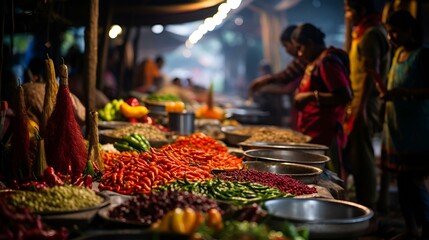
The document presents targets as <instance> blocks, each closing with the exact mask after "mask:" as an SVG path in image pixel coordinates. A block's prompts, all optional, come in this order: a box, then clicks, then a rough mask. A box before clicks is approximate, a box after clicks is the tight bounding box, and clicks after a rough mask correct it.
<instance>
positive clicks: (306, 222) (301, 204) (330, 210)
mask: <svg viewBox="0 0 429 240" xmlns="http://www.w3.org/2000/svg"><path fill="white" fill-rule="evenodd" d="M263 207H264V208H265V209H266V210H267V211H268V213H269V215H270V216H271V217H270V218H269V222H268V224H269V225H270V226H272V227H273V228H274V229H279V228H281V226H282V224H283V223H284V222H285V221H287V222H292V223H294V224H295V225H297V226H305V227H307V228H309V230H310V238H311V239H338V238H347V239H350V238H352V239H353V238H356V237H359V236H362V235H363V234H365V233H366V231H367V229H368V227H369V220H370V219H371V218H372V216H373V215H374V213H373V211H372V210H370V209H369V208H367V207H365V206H362V205H359V204H356V203H352V202H347V201H340V200H331V199H320V198H317V199H316V198H307V199H298V198H282V199H274V200H269V201H266V202H265V203H264V204H263Z"/></svg>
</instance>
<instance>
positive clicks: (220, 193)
mask: <svg viewBox="0 0 429 240" xmlns="http://www.w3.org/2000/svg"><path fill="white" fill-rule="evenodd" d="M158 189H161V190H167V189H174V190H179V191H187V192H191V193H196V194H203V195H206V196H208V197H209V198H214V199H217V200H224V201H229V202H232V203H234V204H238V205H246V204H249V203H254V202H261V201H265V200H268V199H274V198H279V197H292V196H293V195H292V194H287V193H286V194H285V193H283V192H282V191H280V189H278V188H274V187H268V186H264V185H261V184H259V183H253V182H233V181H223V180H220V179H218V178H214V179H211V180H208V181H201V182H200V181H198V182H189V181H188V180H186V179H185V180H183V181H182V180H177V181H175V182H173V183H170V184H168V185H163V186H160V187H159V188H158Z"/></svg>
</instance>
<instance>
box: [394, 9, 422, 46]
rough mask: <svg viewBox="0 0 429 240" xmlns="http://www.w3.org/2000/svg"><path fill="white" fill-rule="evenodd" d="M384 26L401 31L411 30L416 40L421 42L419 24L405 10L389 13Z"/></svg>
mask: <svg viewBox="0 0 429 240" xmlns="http://www.w3.org/2000/svg"><path fill="white" fill-rule="evenodd" d="M386 24H387V25H390V26H392V27H395V28H398V29H401V30H406V29H411V30H412V33H413V36H414V37H415V38H416V40H417V41H420V40H421V37H420V31H419V24H418V22H417V20H416V19H415V18H414V17H413V15H411V13H410V12H408V11H406V10H398V11H395V12H392V13H390V15H389V16H388V18H387V21H386Z"/></svg>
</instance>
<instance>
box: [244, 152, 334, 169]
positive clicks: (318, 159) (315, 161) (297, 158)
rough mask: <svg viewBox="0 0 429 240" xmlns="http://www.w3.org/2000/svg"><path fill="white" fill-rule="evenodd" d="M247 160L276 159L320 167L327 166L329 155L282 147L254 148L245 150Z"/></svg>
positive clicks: (277, 160)
mask: <svg viewBox="0 0 429 240" xmlns="http://www.w3.org/2000/svg"><path fill="white" fill-rule="evenodd" d="M244 156H245V160H248V161H276V162H289V163H298V164H304V165H310V166H313V167H317V168H320V169H322V170H323V169H324V168H325V164H326V162H328V161H329V160H330V158H329V157H327V156H324V155H321V154H315V153H307V152H297V151H290V150H280V149H252V150H247V151H245V152H244Z"/></svg>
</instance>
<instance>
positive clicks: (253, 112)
mask: <svg viewBox="0 0 429 240" xmlns="http://www.w3.org/2000/svg"><path fill="white" fill-rule="evenodd" d="M225 111H226V114H227V116H229V117H230V118H232V119H234V120H236V121H238V122H240V123H242V124H261V123H264V122H266V120H267V119H268V118H269V116H270V114H269V113H268V112H264V111H261V110H258V109H242V108H230V109H226V110H225Z"/></svg>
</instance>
